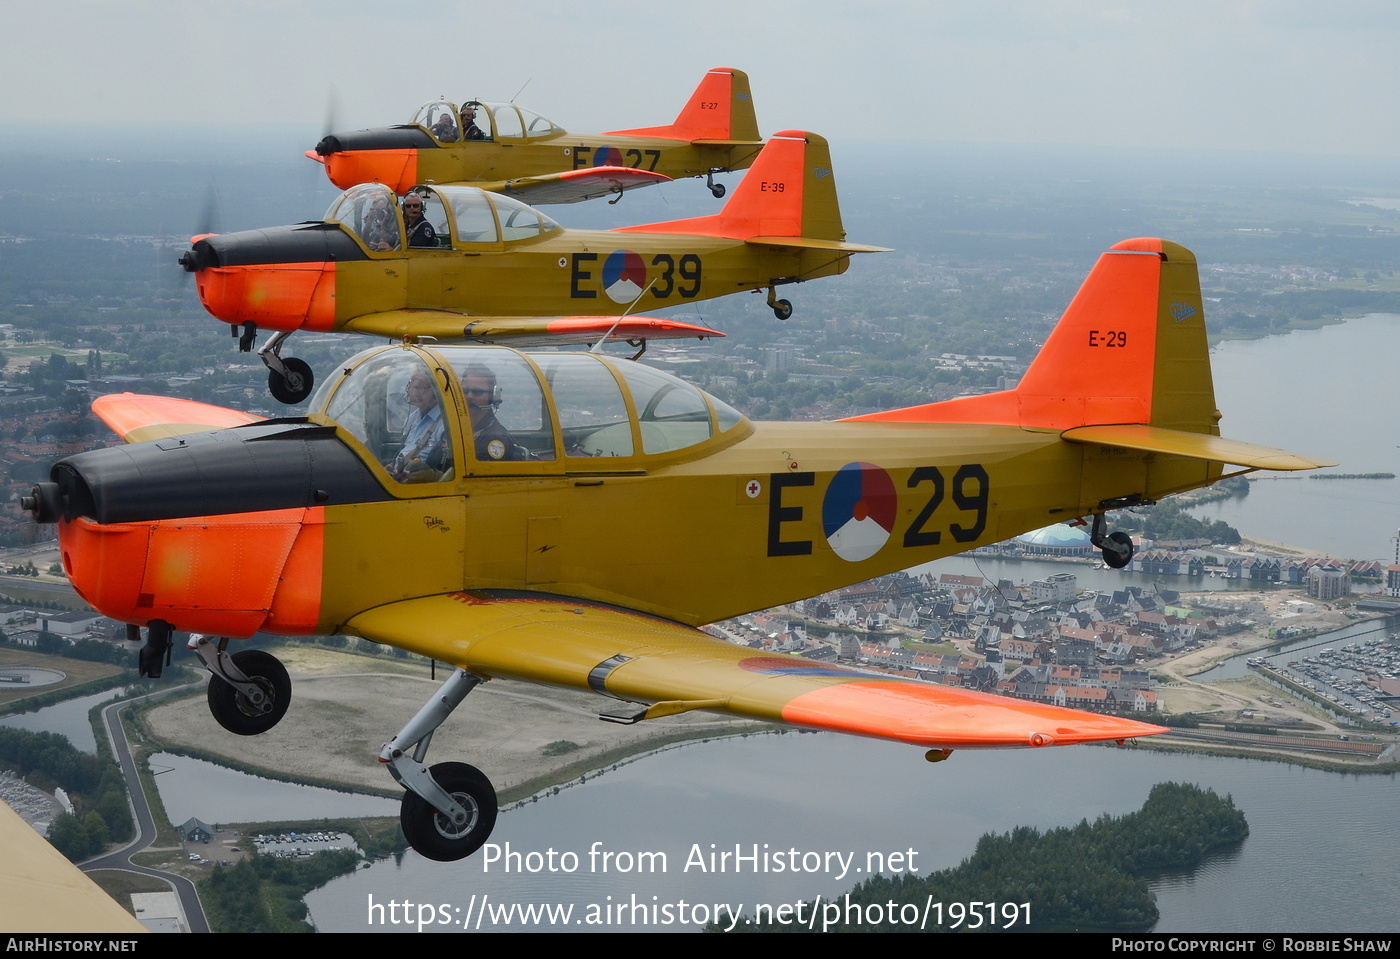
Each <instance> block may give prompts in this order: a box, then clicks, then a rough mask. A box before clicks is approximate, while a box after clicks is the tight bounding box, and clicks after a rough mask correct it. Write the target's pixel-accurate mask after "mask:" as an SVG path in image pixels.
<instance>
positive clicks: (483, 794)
mask: <svg viewBox="0 0 1400 959" xmlns="http://www.w3.org/2000/svg"><path fill="white" fill-rule="evenodd" d="M430 772H431V773H432V774H433V779H435V780H437V784H438V785H439V786H441V787H442V788H443V789H444V790H445V791H446V792H447V794H448V795H449V796H451V797H452V798H453V799H455V800H456V801H457V802H458V803H460V804H461V805H462V806H463V807H465V808H466V810H467V822H466V824H465V825H464V826H462V827H461V828H458V827H457V826H454V825H453V824H452V821H451V820H449V819H448V818H447V817H446V816H443V815H441V814H440V813H439V812H438V811H437V810H436V809H434V808H433V807H432V806H430V805H428V802H427V800H425V799H424V798H423V797H422V796H419V795H418V794H417V793H416V792H413V791H412V790H410V791H408V792H406V793H404V794H403V804H402V805H401V806H400V807H399V825H400V826H402V827H403V834H404V838H405V839H407V840H408V844H409V845H410V846H412V847H413V848H414V850H415V851H416V852H417V853H418V854H419V855H420V856H423V857H425V858H427V859H433V860H436V861H437V862H456V861H457V860H458V859H465V858H467V857H468V856H470V855H471V854H472V853H474V852H476V851H477V850H478V849H480V848H481V844H482V843H484V842H486V840H487V839H489V838H490V837H491V830H493V829H495V828H496V790H495V787H493V786H492V785H491V780H489V779H487V778H486V775H485V773H483V772H482V771H481V770H479V769H477V768H476V767H475V766H468V765H467V764H466V763H438V764H437V765H436V766H433V767H432V769H431V770H430Z"/></svg>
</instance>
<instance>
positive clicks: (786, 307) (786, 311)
mask: <svg viewBox="0 0 1400 959" xmlns="http://www.w3.org/2000/svg"><path fill="white" fill-rule="evenodd" d="M773 315H774V316H776V317H777V318H778V319H780V320H786V319H787V318H788V317H790V316H792V304H791V303H789V302H788V301H787V300H778V301H777V302H776V303H774V304H773Z"/></svg>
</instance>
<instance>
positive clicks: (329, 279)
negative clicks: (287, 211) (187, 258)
mask: <svg viewBox="0 0 1400 959" xmlns="http://www.w3.org/2000/svg"><path fill="white" fill-rule="evenodd" d="M195 283H196V285H197V286H198V288H199V302H200V303H202V304H203V305H204V308H205V309H206V310H208V311H209V313H210V314H211V315H212V316H215V317H217V318H218V319H220V320H223V321H224V322H225V323H256V324H258V326H260V327H263V328H265V329H271V330H287V331H289V332H290V331H293V330H300V329H308V330H315V331H317V332H326V331H328V330H330V329H332V328H333V327H334V326H335V263H333V262H326V263H258V264H251V265H247V266H219V267H209V268H206V269H203V270H200V271H199V272H198V273H197V274H195Z"/></svg>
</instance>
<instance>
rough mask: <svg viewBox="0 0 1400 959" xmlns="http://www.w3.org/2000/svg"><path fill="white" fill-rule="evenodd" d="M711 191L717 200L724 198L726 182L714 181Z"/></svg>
mask: <svg viewBox="0 0 1400 959" xmlns="http://www.w3.org/2000/svg"><path fill="white" fill-rule="evenodd" d="M710 193H711V194H713V195H714V198H715V199H716V200H720V199H723V198H724V193H725V188H724V184H723V183H714V184H711V186H710Z"/></svg>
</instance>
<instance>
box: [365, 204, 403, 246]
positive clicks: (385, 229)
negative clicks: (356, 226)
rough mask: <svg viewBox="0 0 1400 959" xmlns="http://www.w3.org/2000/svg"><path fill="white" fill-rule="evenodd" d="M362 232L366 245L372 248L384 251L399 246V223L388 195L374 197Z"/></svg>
mask: <svg viewBox="0 0 1400 959" xmlns="http://www.w3.org/2000/svg"><path fill="white" fill-rule="evenodd" d="M361 233H362V235H363V236H364V238H365V245H366V246H368V247H369V248H370V249H371V250H375V251H378V252H380V253H384V252H387V251H389V250H397V249H398V248H399V224H398V222H397V219H396V218H395V216H394V211H393V209H391V208H390V206H389V198H388V197H387V196H377V197H375V198H374V204H373V205H372V206H371V207H370V208H369V212H368V213H367V214H365V226H364V229H363V230H362V231H361Z"/></svg>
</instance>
